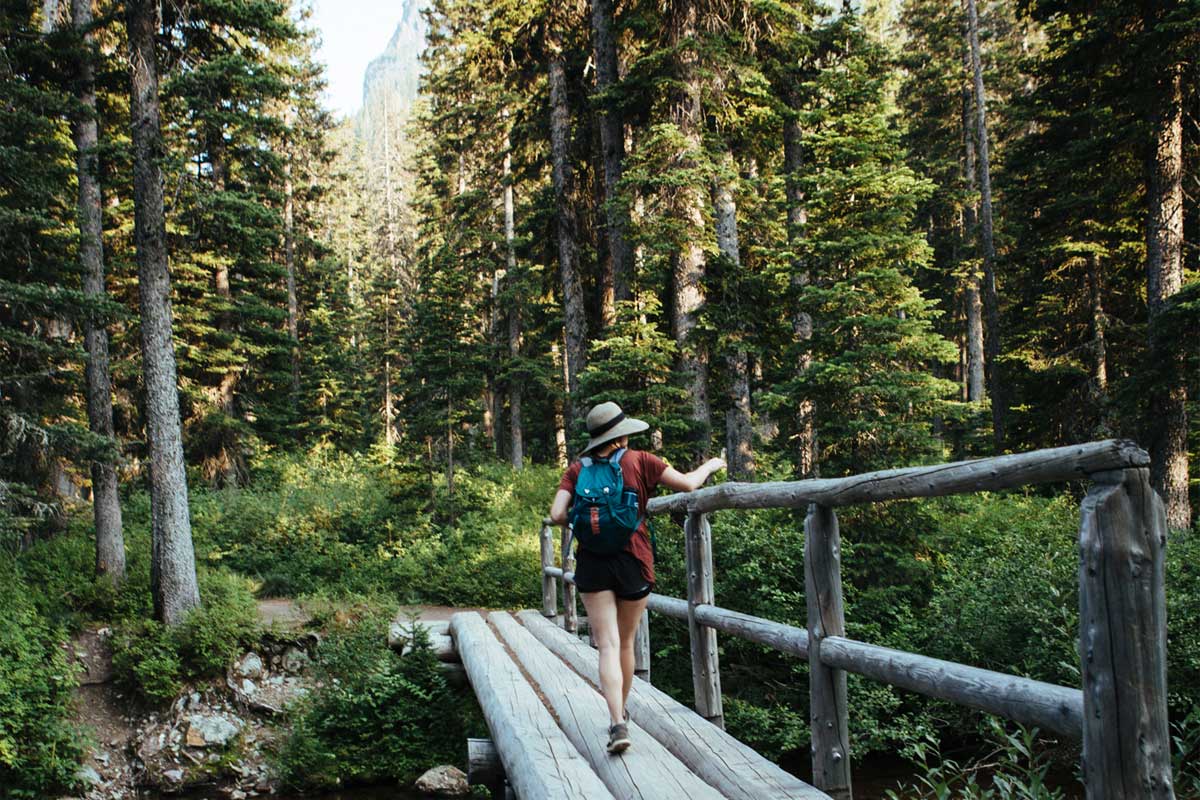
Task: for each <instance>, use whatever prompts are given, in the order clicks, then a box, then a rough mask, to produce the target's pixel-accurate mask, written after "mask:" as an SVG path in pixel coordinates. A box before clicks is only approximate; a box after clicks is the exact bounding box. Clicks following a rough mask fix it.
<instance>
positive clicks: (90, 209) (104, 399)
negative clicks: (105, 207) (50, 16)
mask: <svg viewBox="0 0 1200 800" xmlns="http://www.w3.org/2000/svg"><path fill="white" fill-rule="evenodd" d="M71 5H72V22H73V25H74V28H75V32H76V33H77V34H79V36H81V37H83V39H84V40H85V41H86V42H87V43H88V44H89V46H90V45H91V42H92V38H93V37H92V34H91V32H90V28H91V26H92V0H72V4H71ZM78 80H79V84H78V95H77V99H78V100H79V104H80V106H81V110H80V112H79V113H78V114H77V115H76V116H75V118H74V119H73V120H72V122H71V135H72V138H73V139H74V140H75V154H76V161H77V169H78V172H79V260H80V262H81V263H82V266H83V290H84V292H85V293H86V294H87V295H88V296H90V297H95V298H97V299H102V298H104V297H106V296H107V292H106V290H105V287H104V243H103V217H102V211H101V197H100V179H99V176H98V172H97V167H98V164H97V157H96V145H97V143H98V141H99V132H98V129H97V124H96V116H95V115H96V90H95V75H94V70H93V68H92V62H91V60H90V53H89V56H88V57H86V58H84V59H83V60H82V61H81V62H80V65H79V75H78ZM84 343H85V345H86V347H87V353H88V361H87V410H88V426H89V427H90V428H91V430H92V432H93V433H96V434H99V435H100V436H103V437H105V438H108V439H112V438H113V412H112V383H111V380H110V378H109V370H108V331H107V329H105V327H104V325H102V324H99V323H96V322H93V321H89V322H88V323H87V327H86V329H85V332H84ZM92 511H93V515H94V517H95V520H96V574H97V575H107V576H109V578H111V579H112V580H113V581H114V582H116V583H121V582H122V581H124V580H125V536H124V532H123V530H122V525H121V500H120V498H119V497H118V495H117V472H116V470H115V469H114V468H113V465H112V464H110V463H107V462H100V461H93V462H92Z"/></svg>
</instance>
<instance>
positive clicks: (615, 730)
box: [608, 722, 632, 753]
mask: <svg viewBox="0 0 1200 800" xmlns="http://www.w3.org/2000/svg"><path fill="white" fill-rule="evenodd" d="M630 744H632V742H630V741H629V728H628V727H626V725H625V723H624V722H618V723H617V724H616V725H613V726H612V727H611V728H609V729H608V752H610V753H623V752H625V751H626V750H628V749H629V745H630Z"/></svg>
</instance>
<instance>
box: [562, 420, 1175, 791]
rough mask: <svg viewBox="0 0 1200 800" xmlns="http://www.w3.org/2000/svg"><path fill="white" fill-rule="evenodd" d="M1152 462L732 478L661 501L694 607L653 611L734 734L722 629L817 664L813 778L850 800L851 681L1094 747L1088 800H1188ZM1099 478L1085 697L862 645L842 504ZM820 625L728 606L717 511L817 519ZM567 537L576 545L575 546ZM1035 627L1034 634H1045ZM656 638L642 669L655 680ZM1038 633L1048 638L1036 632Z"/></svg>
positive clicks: (1106, 451) (1087, 749) (1023, 461)
mask: <svg viewBox="0 0 1200 800" xmlns="http://www.w3.org/2000/svg"><path fill="white" fill-rule="evenodd" d="M1148 466H1149V457H1148V456H1147V455H1146V453H1145V452H1144V451H1143V450H1141V449H1139V448H1138V447H1137V446H1136V445H1134V444H1133V443H1131V442H1126V441H1113V440H1110V441H1103V442H1093V443H1090V444H1084V445H1079V446H1074V447H1060V448H1055V449H1050V450H1038V451H1034V452H1030V453H1021V454H1017V455H1008V456H998V457H995V458H985V459H980V460H976V461H962V462H956V463H952V464H940V465H936V466H928V467H913V468H908V469H894V470H886V471H882V472H872V473H866V474H862V475H855V476H851V477H848V478H832V479H815V480H804V481H785V482H773V483H735V482H730V483H723V484H719V485H716V486H711V487H708V488H704V489H698V490H696V491H694V492H686V493H682V494H674V495H670V496H667V497H658V498H654V499H652V500H650V502H649V504H648V509H649V512H650V513H651V514H662V513H665V512H683V513H685V514H686V515H687V516H686V521H685V523H684V534H685V537H684V538H685V542H686V556H687V590H688V596H687V599H686V600H684V599H681V598H674V597H665V596H662V595H659V594H652V595H650V601H649V609H650V610H653V611H655V612H656V613H660V614H663V615H665V616H668V617H674V618H676V619H680V620H685V621H686V622H687V623H688V634H689V639H690V642H691V654H692V682H693V687H694V689H695V707H696V711H697V713H699V714H700V715H702V716H704V717H705V718H707V719H708V720H710V721H712V722H713V723H714V724H716V725H721V726H723V725H724V714H723V712H722V708H721V677H720V670H719V663H718V658H717V638H716V637H717V632H718V631H720V632H722V633H727V634H730V635H732V636H738V637H740V638H743V639H748V640H750V641H753V642H758V643H760V644H764V645H767V646H769V647H772V648H775V649H776V650H779V651H781V652H784V653H788V654H790V655H793V656H796V657H798V658H805V659H807V660H808V663H809V671H810V679H809V680H810V682H809V693H810V714H811V720H810V721H811V726H812V766H813V783H814V785H815V786H816V787H817V788H819V789H822V790H824V791H825V792H826V793H828V794H829V795H830V796H832V797H835V798H845V799H846V800H849V798H850V797H851V794H852V793H851V782H850V737H849V724H848V718H849V707H848V704H847V698H846V673H847V672H854V673H857V674H860V675H863V676H866V677H868V678H871V679H874V680H877V681H881V682H883V683H888V684H891V685H893V686H898V687H900V688H903V689H908V690H910V691H914V692H918V693H920V694H924V695H926V696H929V697H934V698H937V699H940V700H947V701H950V702H953V703H957V704H959V705H964V706H968V707H971V708H976V709H979V710H981V711H986V712H988V713H991V714H996V715H998V716H1001V717H1005V718H1007V719H1010V720H1014V721H1016V722H1020V723H1023V724H1026V725H1035V726H1037V727H1038V728H1041V729H1042V730H1045V731H1051V732H1054V733H1057V734H1060V735H1063V736H1066V737H1071V738H1074V739H1081V740H1082V745H1083V781H1084V786H1085V788H1086V793H1087V795H1086V796H1087V798H1088V800H1129V799H1131V798H1156V800H1157V799H1159V798H1162V799H1164V800H1165V799H1166V798H1173V797H1174V789H1173V781H1172V776H1171V758H1170V739H1169V736H1168V729H1167V709H1166V700H1167V689H1166V595H1165V587H1164V567H1163V556H1164V547H1165V545H1166V530H1167V529H1166V516H1165V513H1164V511H1163V505H1162V502H1161V500H1160V499H1159V497H1158V495H1157V494H1156V493H1155V492H1154V491H1153V490H1152V489H1151V487H1150V482H1149V470H1148ZM1080 479H1087V480H1090V481H1091V486H1090V488H1089V491H1088V493H1087V495H1086V497H1085V498H1084V500H1083V503H1082V508H1081V515H1080V516H1081V521H1080V533H1079V548H1080V564H1079V612H1080V613H1079V617H1080V618H1079V657H1080V672H1081V675H1082V679H1083V686H1082V689H1077V688H1069V687H1065V686H1056V685H1053V684H1049V683H1043V682H1041V681H1035V680H1030V679H1028V678H1022V677H1019V676H1015V675H1007V674H1004V673H1000V672H993V671H991V670H986V669H979V668H976V667H970V666H967V665H965V664H958V663H954V662H949V661H942V660H939V659H935V658H929V657H927V656H922V655H918V654H915V653H908V652H904V651H899V650H893V649H890V648H887V647H880V646H878V645H872V644H868V643H866V642H860V641H856V640H854V639H850V638H847V637H846V635H845V618H844V608H843V600H842V583H841V540H840V533H839V530H838V519H837V514H836V513H835V508H836V507H838V506H846V505H853V504H860V503H871V502H879V501H885V500H898V499H911V498H919V497H939V496H944V495H950V494H964V493H970V492H978V491H997V490H1002V489H1012V488H1016V487H1019V486H1027V485H1032V484H1040V483H1052V482H1063V481H1072V480H1080ZM803 507H807V509H808V515H807V518H806V519H805V522H804V564H805V567H804V593H805V601H806V605H807V612H808V624H807V627H806V628H798V627H794V626H791V625H784V624H781V623H778V622H773V621H771V620H767V619H762V618H760V617H753V616H750V615H747V614H742V613H739V612H737V611H731V610H729V609H725V608H720V607H719V606H717V605H716V604H715V595H714V591H713V566H712V564H713V562H712V533H711V530H710V527H709V522H708V514H709V513H711V512H714V511H718V510H721V509H729V508H743V509H747V508H803ZM553 528H554V526H553V524H552V523H551V521H550V520H548V519H547V520H544V521H543V525H542V533H541V537H542V580H543V584H542V600H543V603H542V613H543V614H544V615H545V616H547V617H552V618H553V617H556V616H557V615H558V609H557V587H556V583H557V581H558V580H562V582H563V608H564V613H563V620H564V626H565V627H566V628H567V629H568V630H571V631H574V630H576V628H577V626H578V616H577V613H576V601H575V589H574V581H573V578H574V574H573V570H574V558H573V557H572V556H571V554H569V553H563V556H564V558H565V560H564V562H562V563H563V567H561V568H560V567H556V566H554V542H553ZM566 542H567V539H566V537H565V535H564V536H563V538H562V540H561V544H560V547H561V546H565V545H566ZM1030 630H1031V632H1032V631H1033V628H1032V626H1031V629H1030ZM648 633H649V627H648V621H647V619H645V618H644V619H643V620H642V628H641V629H640V630H639V646H638V650H637V660H638V665H639V670H641V671H642V672H643V674H644V677H646V678H647V679H648V678H649V635H648ZM1031 635H1033V634H1032V633H1031Z"/></svg>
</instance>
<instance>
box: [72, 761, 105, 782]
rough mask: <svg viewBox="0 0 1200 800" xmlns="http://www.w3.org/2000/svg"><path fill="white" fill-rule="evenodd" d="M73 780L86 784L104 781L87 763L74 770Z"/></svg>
mask: <svg viewBox="0 0 1200 800" xmlns="http://www.w3.org/2000/svg"><path fill="white" fill-rule="evenodd" d="M75 780H77V781H79V782H80V783H83V784H86V785H88V786H99V785H100V784H101V783H103V782H104V779H103V778H101V777H100V773H99V772H96V770H95V769H93V768H92V767H89V766H87V765H84V766H82V767H80V768H79V769H78V770H76V771H75Z"/></svg>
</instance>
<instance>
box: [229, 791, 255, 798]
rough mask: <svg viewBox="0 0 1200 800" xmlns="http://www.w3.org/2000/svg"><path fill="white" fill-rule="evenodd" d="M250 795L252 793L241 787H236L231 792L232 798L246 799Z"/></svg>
mask: <svg viewBox="0 0 1200 800" xmlns="http://www.w3.org/2000/svg"><path fill="white" fill-rule="evenodd" d="M249 796H250V795H248V794H246V793H245V792H243V791H242V790H241V789H234V790H233V791H232V792H230V794H229V797H230V800H246V798H247V797H249Z"/></svg>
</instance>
